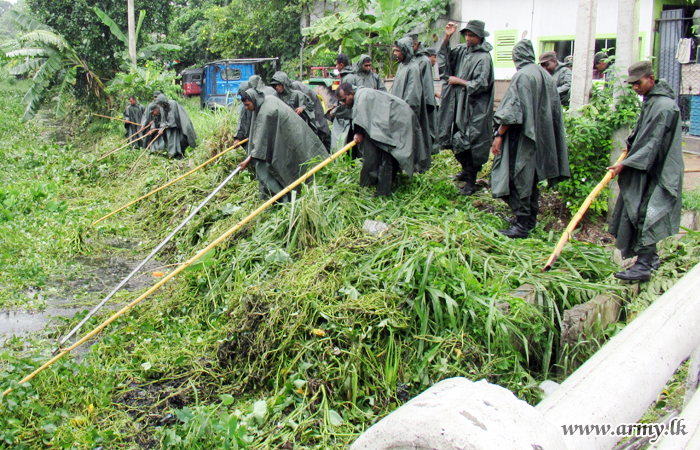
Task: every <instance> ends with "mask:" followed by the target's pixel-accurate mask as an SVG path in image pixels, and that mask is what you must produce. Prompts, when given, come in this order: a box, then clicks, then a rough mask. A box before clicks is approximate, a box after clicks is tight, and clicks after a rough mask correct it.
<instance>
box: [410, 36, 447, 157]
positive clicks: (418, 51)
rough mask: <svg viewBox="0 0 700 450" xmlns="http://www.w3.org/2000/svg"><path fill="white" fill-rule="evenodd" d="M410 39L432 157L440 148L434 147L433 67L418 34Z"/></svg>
mask: <svg viewBox="0 0 700 450" xmlns="http://www.w3.org/2000/svg"><path fill="white" fill-rule="evenodd" d="M407 37H410V38H411V40H412V41H413V54H414V56H415V59H416V62H417V63H418V68H420V74H421V81H422V83H421V85H422V87H423V97H424V99H425V108H426V110H427V112H428V124H429V126H430V141H431V143H432V147H431V149H430V151H431V153H432V154H433V155H435V154H437V153H440V148H439V147H438V146H437V145H436V142H437V119H436V117H435V116H436V115H437V111H436V107H437V103H436V102H435V82H434V80H435V76H434V75H433V65H432V63H431V61H430V53H429V51H428V49H427V48H426V47H425V46H424V45H423V44H422V43H421V42H420V41H419V40H418V34H416V33H411V34H408V35H407Z"/></svg>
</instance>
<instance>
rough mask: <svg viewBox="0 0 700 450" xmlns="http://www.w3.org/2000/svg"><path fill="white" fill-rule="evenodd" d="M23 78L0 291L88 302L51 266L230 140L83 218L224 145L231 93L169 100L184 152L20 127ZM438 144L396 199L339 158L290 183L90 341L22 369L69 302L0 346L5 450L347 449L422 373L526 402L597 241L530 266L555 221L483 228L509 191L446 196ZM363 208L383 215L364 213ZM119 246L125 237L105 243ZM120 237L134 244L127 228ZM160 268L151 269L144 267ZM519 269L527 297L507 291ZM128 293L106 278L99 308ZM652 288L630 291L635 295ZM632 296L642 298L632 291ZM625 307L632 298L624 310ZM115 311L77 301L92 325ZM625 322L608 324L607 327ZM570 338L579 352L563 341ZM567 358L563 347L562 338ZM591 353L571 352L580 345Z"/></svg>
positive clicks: (411, 390) (139, 219)
mask: <svg viewBox="0 0 700 450" xmlns="http://www.w3.org/2000/svg"><path fill="white" fill-rule="evenodd" d="M25 90H26V82H18V83H15V84H13V85H9V83H8V84H4V85H3V86H2V87H0V102H1V103H2V107H1V108H0V115H2V117H0V119H1V120H0V127H2V131H3V135H5V136H7V139H5V140H3V141H2V142H1V143H0V158H1V159H2V160H3V161H5V162H6V164H9V166H8V167H11V168H12V169H11V170H4V171H2V173H0V196H1V197H0V204H2V210H0V255H1V256H2V260H1V265H2V270H0V285H1V286H2V289H0V292H2V294H0V305H2V308H3V309H7V308H11V309H42V308H44V307H46V306H51V305H55V304H56V303H58V304H60V305H61V306H75V305H88V304H94V303H96V302H97V301H98V300H100V299H101V298H102V296H103V295H104V291H107V290H109V289H111V287H112V286H105V287H104V288H103V292H102V293H100V292H94V290H93V291H91V289H90V286H88V285H92V284H94V283H99V280H94V281H93V282H91V283H86V285H85V287H84V289H82V290H81V289H78V290H75V289H73V290H72V291H71V292H72V295H71V297H70V298H65V297H63V294H62V293H63V292H64V287H65V286H64V284H65V283H66V278H65V277H61V276H59V275H60V274H61V273H66V270H67V269H66V268H67V267H68V266H71V265H75V264H77V265H79V264H80V261H84V258H90V257H96V256H100V255H104V254H105V253H107V254H110V255H116V256H119V255H122V256H125V257H126V256H129V257H130V258H132V259H133V258H136V259H138V256H141V257H143V256H145V254H147V253H148V252H149V251H150V249H151V248H153V247H154V246H155V245H156V244H157V243H158V242H160V240H161V239H162V238H163V237H164V236H165V235H166V234H167V233H168V232H169V230H170V229H172V228H173V227H174V226H175V224H177V223H178V222H179V221H180V220H182V218H184V217H185V216H186V215H187V213H188V210H189V208H191V207H193V206H194V205H196V204H197V203H198V202H199V201H201V199H202V198H203V197H204V196H205V195H207V193H208V192H209V191H211V189H213V188H214V187H215V186H216V185H217V184H218V183H219V182H220V180H221V179H223V177H224V176H225V175H226V174H228V173H229V172H230V171H231V170H233V168H234V167H235V165H236V163H237V162H238V161H240V160H241V159H242V158H243V152H242V151H238V152H232V153H235V154H234V155H229V156H226V157H224V158H223V161H222V162H221V163H220V164H216V165H213V166H212V167H209V168H207V169H203V170H201V171H199V172H197V173H195V174H194V175H192V176H190V177H188V178H187V179H185V180H183V181H181V182H180V183H178V184H176V185H174V186H172V187H171V188H168V189H166V190H165V191H163V192H161V193H159V194H157V195H155V196H153V197H152V198H150V199H148V200H146V201H143V202H141V203H140V204H137V205H135V206H133V207H131V208H130V209H127V210H126V211H124V212H122V213H120V214H118V215H116V216H115V217H113V218H110V219H107V220H106V221H104V222H102V223H100V224H99V225H97V226H95V227H92V226H91V225H90V224H91V223H92V222H93V221H94V220H96V219H98V218H100V217H101V216H103V215H104V214H106V213H108V212H110V211H111V210H113V209H115V208H117V207H119V206H121V205H123V204H125V203H127V202H128V201H130V200H132V199H134V198H135V197H137V196H139V195H142V194H144V193H145V192H147V191H149V190H150V189H152V188H154V187H156V186H159V185H161V184H163V183H164V182H166V181H168V180H170V179H172V178H173V177H175V176H176V175H178V174H181V173H183V172H185V171H187V170H188V169H189V168H190V167H191V166H193V165H195V164H199V163H201V162H203V161H204V160H205V159H206V158H208V157H209V155H210V154H211V153H213V152H217V151H221V150H222V149H223V148H225V147H227V146H229V145H231V137H230V135H231V132H232V127H233V125H234V124H235V121H236V111H235V108H234V110H233V111H232V112H228V111H225V110H223V111H203V110H200V109H199V108H198V102H197V100H196V99H194V100H186V101H184V104H185V106H186V108H187V110H188V113H189V114H190V116H191V117H192V119H193V121H194V124H195V127H196V128H197V131H198V133H199V134H200V137H201V143H200V145H199V146H198V148H197V149H196V150H194V151H191V153H190V154H189V159H185V160H183V161H171V160H167V159H164V158H162V157H160V156H156V155H147V156H146V157H144V158H143V159H142V160H141V161H140V162H139V164H138V165H137V166H136V168H135V170H134V172H133V173H132V174H131V175H130V176H128V177H127V176H126V173H127V172H128V171H129V169H130V168H131V166H132V165H133V163H134V161H135V160H136V158H137V157H138V154H139V153H140V152H139V151H137V150H131V149H124V150H123V151H120V152H118V153H116V154H115V155H114V156H110V157H109V158H107V159H105V160H103V161H101V162H99V163H98V162H96V159H97V158H98V157H99V156H100V155H101V154H103V153H105V152H106V151H108V150H109V149H111V148H114V147H115V146H116V145H117V144H118V143H119V142H120V140H121V138H122V133H123V128H122V126H121V124H119V123H117V122H108V121H106V120H104V119H97V118H87V116H86V115H84V114H76V115H72V116H69V117H68V118H66V119H65V121H64V122H60V123H59V122H56V121H55V119H54V118H53V117H52V116H51V115H49V114H46V115H42V114H41V113H40V114H39V115H38V116H37V119H35V120H33V121H30V122H27V123H22V122H21V121H20V118H21V116H22V111H23V106H22V105H21V104H20V99H21V97H22V95H23V92H25ZM456 170H457V168H456V165H455V163H453V158H452V157H451V156H450V155H448V154H441V155H439V156H438V157H436V159H435V163H434V165H433V167H432V169H431V170H430V172H429V173H427V174H424V175H418V176H416V177H414V178H413V179H412V180H408V179H406V178H402V179H401V180H400V182H399V185H398V187H397V189H396V191H395V193H394V195H393V196H392V197H391V198H388V199H382V198H371V197H370V196H371V190H368V189H363V188H360V187H359V186H358V183H357V180H358V176H359V167H358V165H357V164H356V163H355V162H354V161H352V160H351V159H349V158H346V159H344V160H341V161H338V162H336V163H334V164H333V165H332V166H331V167H330V168H329V169H327V170H324V171H322V172H321V173H319V174H318V175H317V176H316V178H315V180H314V181H313V182H311V183H309V184H307V185H306V186H305V188H304V191H303V193H302V195H301V196H299V197H295V199H294V201H292V202H290V203H288V204H285V205H278V206H275V207H273V208H271V209H270V210H269V211H267V212H265V213H264V214H263V215H262V216H261V217H260V218H259V219H257V220H256V221H254V222H253V223H251V224H250V225H249V226H247V227H245V228H244V229H243V230H241V232H239V233H238V234H237V235H235V236H233V237H232V238H231V239H229V240H228V241H227V242H225V243H224V244H223V245H222V246H221V247H220V248H219V249H217V251H216V252H215V253H213V254H211V255H208V256H207V257H206V258H204V260H202V261H200V263H199V264H197V266H196V267H194V268H193V269H192V270H189V271H187V272H185V273H184V274H183V275H182V276H179V277H177V278H176V279H175V280H174V281H173V282H171V283H170V284H167V285H166V286H165V287H164V288H162V289H161V290H160V291H159V292H158V293H157V294H156V295H154V296H153V297H152V298H150V299H149V300H147V301H146V302H144V303H143V304H142V305H140V306H138V307H137V308H135V309H134V310H133V311H132V312H131V313H130V314H129V315H128V316H126V317H124V318H122V319H120V320H118V321H117V322H116V323H115V324H113V325H112V326H110V327H109V328H107V330H105V332H104V333H102V335H101V336H100V338H99V339H97V340H96V341H94V342H93V345H92V346H90V347H89V350H88V351H86V352H85V353H83V354H81V356H80V357H78V358H75V359H73V358H72V357H66V358H64V359H62V360H61V361H59V362H58V363H56V364H55V365H54V366H53V367H52V368H50V369H48V370H47V371H46V372H44V373H42V374H40V375H39V376H38V377H37V378H35V379H34V380H32V381H31V382H30V383H27V384H25V385H22V386H19V385H17V384H16V381H17V380H19V379H21V378H22V377H23V376H24V375H26V374H28V373H29V372H31V371H32V370H33V369H34V368H36V367H38V366H39V365H40V364H42V363H43V362H44V361H46V359H47V357H48V353H49V351H50V349H51V347H52V344H53V339H55V338H57V337H58V335H59V334H60V333H61V332H65V331H66V330H67V329H69V327H70V326H72V325H74V324H75V323H77V321H78V320H79V319H80V318H81V317H82V314H78V315H77V316H76V317H75V318H73V319H70V320H67V319H63V320H64V322H60V323H59V327H58V328H57V329H53V330H52V329H48V330H47V331H45V332H44V333H42V334H40V335H35V336H30V337H18V338H14V339H11V340H8V341H6V342H5V343H4V344H3V347H2V349H1V350H0V351H1V359H2V368H1V371H0V388H2V389H5V388H7V387H10V386H11V387H13V389H14V391H13V392H12V393H11V394H9V395H8V396H7V397H5V398H3V399H2V400H1V405H0V407H2V408H3V410H4V411H3V414H2V415H0V429H1V430H3V431H2V432H1V434H0V439H2V442H3V444H2V445H4V446H7V447H9V448H43V447H44V446H45V445H52V446H54V447H55V448H95V447H98V446H105V447H109V448H161V447H162V448H182V449H185V448H187V449H192V448H202V449H205V448H345V446H346V445H347V444H348V443H350V442H352V440H353V439H354V438H355V437H356V436H357V435H358V434H359V433H361V432H362V431H363V430H364V429H366V428H367V427H368V426H370V425H371V424H372V423H373V422H374V421H376V420H378V419H379V418H381V417H382V416H384V415H385V414H387V413H388V412H390V411H391V410H393V409H394V408H396V407H397V406H399V405H400V404H401V403H403V402H405V401H406V400H408V399H410V398H411V397H413V396H415V395H416V394H418V393H419V392H421V391H422V390H424V389H425V388H426V387H428V386H430V385H431V384H432V383H435V382H436V381H439V380H440V379H443V378H447V377H450V376H465V377H468V378H470V379H474V380H477V379H482V378H486V379H488V380H489V381H491V382H494V383H498V384H500V385H503V386H505V387H507V388H509V389H511V390H512V391H513V392H515V393H516V394H517V395H518V396H519V397H520V398H522V399H524V400H527V401H529V402H531V403H536V402H537V401H538V400H539V398H540V393H539V390H538V389H537V387H536V386H537V384H538V383H539V382H541V381H542V380H544V379H546V378H554V379H559V378H561V377H563V376H564V375H566V372H567V371H568V370H570V368H566V369H565V368H562V367H559V366H557V363H558V362H561V361H562V360H558V359H557V358H558V355H559V352H560V349H559V348H558V342H559V337H558V326H557V324H558V321H559V317H560V316H561V315H562V314H563V310H564V309H566V308H570V307H572V306H574V305H576V304H579V303H581V302H585V301H587V300H588V299H590V298H592V297H593V296H595V295H596V294H597V293H600V292H604V291H605V292H610V291H612V290H617V289H620V285H619V284H617V283H616V282H615V281H613V280H612V277H611V274H612V272H613V271H614V270H616V266H615V265H614V263H613V262H612V257H611V254H610V252H609V250H607V249H605V248H602V247H599V246H596V245H593V244H589V243H585V242H574V243H572V244H571V245H570V246H568V247H567V248H566V249H565V251H564V253H563V254H562V257H561V258H560V262H559V263H558V265H557V268H556V270H554V271H552V272H549V273H544V274H543V273H541V272H540V270H541V267H542V265H543V264H544V262H545V260H546V258H547V256H548V255H549V253H550V251H551V250H552V248H553V246H554V243H555V242H556V240H557V239H558V238H559V235H558V233H556V232H554V231H551V232H550V231H544V230H545V227H546V226H547V224H546V223H545V224H542V225H541V226H540V227H538V228H537V230H536V232H535V234H534V235H533V238H532V239H528V240H524V241H511V240H509V239H507V238H504V237H502V236H501V235H500V234H498V233H497V232H496V230H497V229H498V228H502V227H504V226H505V222H504V221H503V219H502V217H503V215H504V212H505V210H506V208H505V207H504V206H503V205H501V204H500V203H498V202H494V201H493V200H491V199H490V196H489V195H488V193H487V192H482V193H481V194H480V195H479V196H478V198H477V199H476V200H474V201H473V200H468V201H466V200H465V199H463V198H461V197H459V196H457V195H456V189H455V187H454V186H453V184H452V182H451V181H450V180H449V179H448V177H447V175H448V174H451V173H453V172H456ZM259 204H260V200H258V198H257V185H256V181H255V180H254V179H253V177H252V176H251V174H250V173H249V172H244V173H243V174H242V175H241V176H239V177H237V178H236V179H234V181H233V182H232V183H231V184H230V185H229V186H228V187H227V188H226V189H225V190H224V192H222V194H220V195H219V196H218V197H217V198H216V199H215V200H214V201H212V203H211V204H210V205H209V206H208V207H207V208H205V209H204V210H203V211H202V213H200V215H199V216H198V217H196V218H195V219H194V220H193V221H192V222H191V223H190V224H189V225H188V226H187V227H186V228H185V229H184V230H183V231H182V232H181V233H180V234H179V236H177V237H176V238H175V239H174V240H173V243H172V244H171V245H169V246H167V247H166V248H165V249H164V251H163V252H162V254H161V255H160V256H159V264H160V265H161V267H163V269H162V270H163V271H165V272H167V271H168V270H171V269H172V267H174V266H173V265H176V264H178V263H179V262H181V261H184V260H185V259H187V258H189V257H191V256H192V255H193V254H194V253H195V252H196V251H197V250H198V249H200V248H202V247H203V246H204V245H206V243H208V242H210V241H211V240H213V239H214V238H216V237H217V236H219V235H220V234H221V233H223V232H224V231H225V230H226V229H228V228H230V227H231V226H232V225H233V224H235V223H236V222H237V221H238V220H240V219H241V218H242V217H244V216H245V215H246V214H248V213H249V212H250V211H252V210H253V209H254V208H255V207H256V206H257V205H259ZM366 219H370V220H377V221H382V222H384V223H386V224H388V225H389V229H388V230H386V231H385V232H383V233H382V234H380V235H378V236H371V235H369V234H367V233H366V232H365V231H363V230H362V226H363V223H364V221H365V220H366ZM115 242H116V243H125V245H117V244H115ZM698 242H699V241H698V238H697V237H696V236H694V235H690V236H687V237H684V238H682V239H680V240H669V241H667V242H666V243H664V253H665V258H664V265H663V266H662V268H661V269H660V271H659V275H657V276H656V277H655V278H654V280H653V281H652V282H651V283H649V284H648V285H647V286H644V287H643V288H642V292H641V294H640V295H639V296H638V297H637V300H635V302H633V303H632V304H630V307H635V308H639V309H640V310H641V309H643V307H644V306H645V304H648V302H650V301H653V298H656V296H658V295H659V294H660V293H662V292H663V291H664V290H665V289H667V288H668V287H669V286H670V285H672V284H673V280H674V279H676V278H678V277H680V276H682V275H683V274H684V273H685V272H686V271H687V270H688V269H689V268H690V267H692V266H693V265H694V264H695V263H697V262H698V260H700V248H699V247H698ZM126 244H129V245H126ZM141 276H145V277H151V278H153V282H155V281H156V280H157V278H155V277H153V275H151V274H150V273H147V274H145V275H141ZM526 283H530V284H533V285H535V286H536V287H537V288H538V290H539V292H540V294H539V297H538V302H537V304H536V305H533V304H529V303H526V302H525V301H524V300H523V299H522V298H519V297H516V296H514V294H513V292H514V290H515V289H517V288H518V287H519V286H521V285H523V284H526ZM135 296H136V293H130V292H122V293H121V294H120V295H118V296H117V297H116V298H115V299H114V304H123V303H125V302H127V301H129V300H131V299H133V298H135ZM647 297H648V300H645V299H647ZM640 302H642V303H640ZM630 312H632V311H630ZM110 313H111V311H109V310H105V311H103V312H102V313H101V314H98V316H97V317H95V318H93V319H91V321H90V322H88V324H87V325H86V327H85V328H84V329H83V332H87V331H89V330H90V329H91V328H92V327H94V326H96V325H97V324H99V323H100V322H101V321H102V320H104V319H105V318H106V317H107V316H108V315H109V314H110ZM622 326H624V323H621V324H619V325H618V326H617V327H616V328H615V329H612V328H611V329H609V330H604V332H603V335H602V336H601V343H602V341H603V340H604V339H605V337H606V336H609V335H611V334H614V333H615V332H616V330H617V329H620V328H621V327H622ZM578 350H580V349H577V351H578ZM564 356H566V355H564ZM586 356H587V355H583V354H582V353H581V352H579V353H578V354H572V355H570V357H571V358H576V359H577V361H580V360H581V359H585V357H586Z"/></svg>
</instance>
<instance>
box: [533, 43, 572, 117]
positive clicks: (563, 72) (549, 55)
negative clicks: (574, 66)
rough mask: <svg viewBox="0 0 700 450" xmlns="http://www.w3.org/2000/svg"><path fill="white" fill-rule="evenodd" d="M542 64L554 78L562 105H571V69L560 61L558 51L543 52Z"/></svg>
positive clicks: (541, 56)
mask: <svg viewBox="0 0 700 450" xmlns="http://www.w3.org/2000/svg"><path fill="white" fill-rule="evenodd" d="M540 66H542V68H543V69H544V70H546V71H547V72H549V74H550V75H552V78H554V83H555V84H556V85H557V92H558V93H559V101H561V106H569V99H570V98H571V69H569V68H568V67H567V66H566V65H564V64H562V63H560V62H559V60H558V59H557V54H556V52H544V53H542V54H541V55H540Z"/></svg>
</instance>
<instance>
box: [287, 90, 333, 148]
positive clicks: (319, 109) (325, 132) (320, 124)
mask: <svg viewBox="0 0 700 450" xmlns="http://www.w3.org/2000/svg"><path fill="white" fill-rule="evenodd" d="M292 89H294V90H296V91H299V92H302V93H303V94H304V95H306V96H307V97H309V98H310V99H311V101H312V103H313V105H314V118H315V119H316V122H315V125H316V136H318V138H319V139H320V140H321V142H323V145H324V146H325V147H326V149H330V145H331V129H330V127H329V126H328V121H327V120H326V117H325V111H324V110H323V104H322V103H321V100H320V99H319V98H318V94H316V92H314V90H313V89H311V88H310V87H309V85H308V84H304V83H302V82H301V81H293V82H292Z"/></svg>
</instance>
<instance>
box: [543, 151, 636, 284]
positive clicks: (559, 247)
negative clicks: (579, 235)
mask: <svg viewBox="0 0 700 450" xmlns="http://www.w3.org/2000/svg"><path fill="white" fill-rule="evenodd" d="M625 157H627V150H625V151H624V152H622V155H620V158H619V159H618V160H617V161H616V162H615V164H618V163H620V162H622V160H623V159H625ZM613 165H614V164H613ZM612 176H613V172H612V170H609V171H608V173H606V174H605V176H604V177H603V180H602V181H601V182H600V183H598V185H597V186H596V187H595V189H593V191H591V193H590V194H588V197H586V200H584V202H583V204H582V205H581V207H580V208H579V209H578V212H577V213H576V215H574V217H573V219H571V222H569V226H567V227H566V229H565V230H564V234H562V235H561V239H559V242H558V243H557V246H556V247H554V251H553V252H552V255H551V256H550V257H549V260H547V264H546V265H545V266H544V269H542V272H547V271H549V270H551V268H552V266H553V265H554V263H555V262H556V260H557V258H559V255H560V254H561V251H562V250H563V249H564V246H565V245H566V243H567V242H569V238H570V237H571V233H573V232H574V229H575V228H576V225H578V223H579V222H580V221H581V219H583V215H584V214H585V213H586V211H588V208H589V207H590V206H591V203H593V200H595V198H596V197H597V196H598V194H600V191H602V190H603V188H604V187H605V186H607V184H608V183H609V182H610V180H612Z"/></svg>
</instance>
